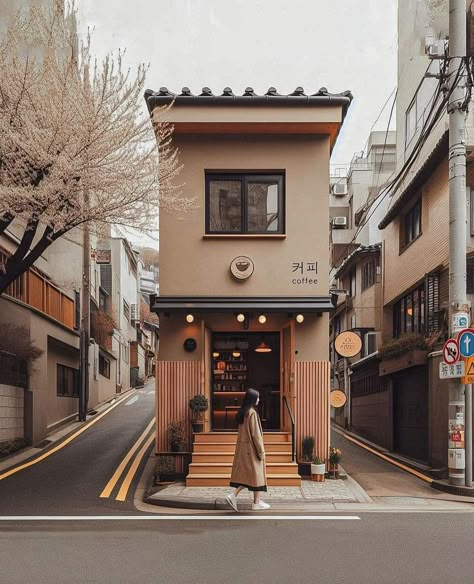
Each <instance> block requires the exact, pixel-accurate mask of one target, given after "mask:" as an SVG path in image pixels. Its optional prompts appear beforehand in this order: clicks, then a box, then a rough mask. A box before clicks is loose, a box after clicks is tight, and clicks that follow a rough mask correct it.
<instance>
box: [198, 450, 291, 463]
mask: <svg viewBox="0 0 474 584" xmlns="http://www.w3.org/2000/svg"><path fill="white" fill-rule="evenodd" d="M265 456H266V459H267V462H291V452H267V453H266V455H265ZM233 460H234V453H233V452H194V453H193V462H197V463H203V462H211V463H212V462H216V463H218V462H230V463H232V462H233Z"/></svg>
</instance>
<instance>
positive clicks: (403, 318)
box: [400, 298, 407, 334]
mask: <svg viewBox="0 0 474 584" xmlns="http://www.w3.org/2000/svg"><path fill="white" fill-rule="evenodd" d="M405 303H406V299H405V298H402V300H401V301H400V334H403V333H405V332H406V330H407V328H406V322H407V321H406V304H405Z"/></svg>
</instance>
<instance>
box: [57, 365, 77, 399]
mask: <svg viewBox="0 0 474 584" xmlns="http://www.w3.org/2000/svg"><path fill="white" fill-rule="evenodd" d="M56 396H57V397H72V398H78V397H79V369H74V367H68V366H67V365H63V364H62V363H57V364H56Z"/></svg>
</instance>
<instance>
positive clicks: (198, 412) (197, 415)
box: [189, 393, 209, 434]
mask: <svg viewBox="0 0 474 584" xmlns="http://www.w3.org/2000/svg"><path fill="white" fill-rule="evenodd" d="M189 408H190V410H191V412H192V425H193V432H194V433H195V434H197V433H198V432H202V431H203V429H204V412H207V410H208V409H209V401H208V399H207V397H206V396H205V395H203V394H202V393H200V394H197V395H195V396H194V397H192V398H191V399H190V400H189Z"/></svg>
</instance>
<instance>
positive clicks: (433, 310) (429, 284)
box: [425, 272, 439, 336]
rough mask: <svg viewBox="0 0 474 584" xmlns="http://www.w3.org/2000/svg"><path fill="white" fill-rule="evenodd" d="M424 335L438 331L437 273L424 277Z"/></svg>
mask: <svg viewBox="0 0 474 584" xmlns="http://www.w3.org/2000/svg"><path fill="white" fill-rule="evenodd" d="M425 289H426V303H425V305H426V318H425V322H426V335H427V336H429V335H431V334H433V333H436V332H438V331H439V273H438V272H434V273H431V274H427V275H426V280H425Z"/></svg>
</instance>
